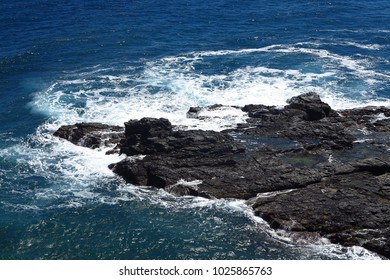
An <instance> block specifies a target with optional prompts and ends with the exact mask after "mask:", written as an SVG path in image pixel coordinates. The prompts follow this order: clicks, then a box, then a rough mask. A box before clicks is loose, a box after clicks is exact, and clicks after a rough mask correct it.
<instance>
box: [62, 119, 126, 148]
mask: <svg viewBox="0 0 390 280" xmlns="http://www.w3.org/2000/svg"><path fill="white" fill-rule="evenodd" d="M54 136H57V137H60V138H63V139H66V140H68V141H70V142H72V143H73V144H76V145H79V146H83V147H88V148H92V149H95V148H98V147H100V146H102V145H104V146H110V145H114V144H118V143H119V142H120V140H121V139H123V138H124V134H123V127H120V126H112V125H107V124H101V123H77V124H74V125H64V126H61V127H60V128H59V129H58V130H57V131H56V132H54Z"/></svg>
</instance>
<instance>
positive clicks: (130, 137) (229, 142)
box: [55, 93, 390, 258]
mask: <svg viewBox="0 0 390 280" xmlns="http://www.w3.org/2000/svg"><path fill="white" fill-rule="evenodd" d="M216 106H221V105H216ZM209 108H210V110H212V109H213V107H212V106H211V107H209ZM235 108H236V107H235ZM207 109H208V108H200V107H193V108H190V110H189V112H188V116H189V117H191V118H197V117H198V112H200V111H201V110H207ZM242 110H243V111H244V112H246V113H247V114H248V119H247V121H246V122H245V123H241V124H238V125H237V128H235V129H229V130H226V131H223V132H214V131H201V130H188V131H181V130H176V129H175V127H173V126H172V125H171V123H170V122H169V121H168V120H166V119H151V118H144V119H141V120H130V121H128V122H126V123H125V131H124V133H123V130H122V129H121V128H118V127H110V126H105V125H101V124H76V125H74V126H64V127H61V128H60V129H59V130H58V131H57V132H56V133H55V135H57V136H59V137H62V138H65V139H67V140H69V141H72V142H73V143H75V144H78V145H84V146H87V147H92V148H94V147H97V146H101V145H109V144H114V143H115V144H117V146H116V151H119V152H120V153H123V154H126V155H128V156H129V157H128V158H126V159H124V160H122V161H120V162H118V163H113V164H111V165H110V166H109V168H111V169H112V170H113V171H114V172H115V173H117V174H118V175H120V176H122V177H123V178H125V179H126V180H127V181H128V182H130V183H132V184H135V185H147V186H154V187H157V188H164V189H165V190H167V191H170V192H172V193H174V194H176V195H193V196H202V197H207V198H238V199H246V200H247V203H248V205H250V206H252V207H253V209H254V211H255V213H256V215H258V216H260V217H262V218H263V219H265V220H266V221H267V222H268V223H269V224H270V225H271V226H272V227H273V228H275V229H283V230H287V231H289V232H291V233H298V234H301V236H310V235H318V236H324V237H327V238H329V240H331V241H332V242H335V243H339V244H343V245H346V246H352V245H360V246H363V247H365V248H367V249H369V250H372V251H375V252H377V253H379V254H381V255H382V256H384V257H387V258H389V257H390V239H389V237H390V153H389V150H390V137H389V136H390V126H389V124H390V109H388V108H385V107H366V108H360V109H351V110H342V111H334V110H332V109H331V108H330V106H329V105H328V104H326V103H324V102H322V101H321V99H320V98H319V96H318V95H317V94H315V93H307V94H303V95H300V96H297V97H293V98H291V99H290V100H289V101H288V105H286V106H285V107H284V108H276V107H274V106H264V105H247V106H244V107H243V108H242ZM107 135H109V136H108V137H107ZM134 155H145V157H143V158H142V159H135V158H134V157H132V156H134Z"/></svg>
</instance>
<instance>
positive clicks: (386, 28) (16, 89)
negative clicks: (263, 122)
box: [0, 0, 390, 259]
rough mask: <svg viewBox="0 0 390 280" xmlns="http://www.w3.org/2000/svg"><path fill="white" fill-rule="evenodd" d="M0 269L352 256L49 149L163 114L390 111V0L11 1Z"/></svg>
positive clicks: (353, 251)
mask: <svg viewBox="0 0 390 280" xmlns="http://www.w3.org/2000/svg"><path fill="white" fill-rule="evenodd" d="M0 10H1V11H2V12H1V13H0V38H1V40H0V104H1V106H0V248H1V250H0V258H1V259H339V258H341V259H350V258H353V259H356V258H364V259H367V258H376V256H375V255H373V254H371V253H370V252H367V251H365V250H363V249H361V248H343V247H339V246H335V245H329V244H327V242H326V241H325V240H321V241H319V242H318V244H316V245H309V244H305V243H304V242H299V243H296V242H293V241H292V240H290V239H289V238H288V237H286V235H283V234H282V233H278V232H274V231H272V230H271V229H269V228H268V226H267V225H266V224H265V223H263V222H262V221H261V220H260V219H258V218H256V217H254V216H253V214H252V213H251V211H250V209H249V208H247V207H246V206H245V204H244V202H242V201H228V200H218V201H208V200H204V199H200V198H191V197H184V198H176V197H173V196H171V195H169V194H167V193H165V192H163V191H159V190H155V189H150V188H143V187H135V186H132V185H129V184H126V183H125V182H123V181H122V180H121V179H120V178H117V177H116V176H115V175H114V174H113V173H111V171H110V170H109V169H108V168H107V165H108V164H110V163H112V162H116V161H119V160H120V159H122V158H123V157H122V156H117V155H110V156H106V155H105V151H104V150H103V149H102V150H95V151H92V150H89V149H85V148H82V147H76V146H74V145H72V144H70V143H65V142H63V141H61V140H59V139H56V138H54V137H52V136H51V135H52V133H53V132H54V131H55V130H56V129H57V128H58V127H59V126H60V125H63V124H73V123H75V122H80V121H97V122H104V123H109V124H118V125H122V124H123V123H124V122H125V121H127V120H129V119H134V118H142V117H145V116H149V117H166V118H168V119H170V120H171V122H172V123H173V124H175V125H180V126H182V127H183V128H184V129H190V128H202V129H214V130H221V129H224V128H227V127H232V126H234V125H235V124H236V123H237V122H241V121H243V120H244V119H245V115H244V114H243V113H242V112H241V111H240V110H235V109H228V108H225V109H224V110H221V111H219V112H218V118H215V119H214V121H211V122H202V121H199V120H194V119H187V118H186V112H187V110H188V108H189V107H190V106H205V105H211V104H215V103H220V104H224V105H245V104H250V103H262V104H267V105H283V104H285V101H286V99H288V98H290V97H292V96H294V95H297V94H300V93H305V92H308V91H316V92H318V93H319V94H320V96H321V98H322V99H323V100H324V101H326V102H328V103H329V104H330V105H331V106H332V107H333V108H351V107H357V106H364V105H385V106H389V105H390V95H389V85H390V3H389V2H388V1H376V0H375V1H357V0H350V1H337V2H335V1H308V0H306V1H303V0H298V1H278V2H277V3H276V2H271V1H249V0H245V1H232V0H231V1H228V0H223V1H222V0H220V1H211V2H210V1H202V0H200V1H199V0H198V1H193V0H188V1H178V0H171V1H152V0H146V1H120V0H117V1H115V0H105V1H102V0H94V1H76V0H68V1H59V0H57V1H43V0H41V1H39V0H31V1H7V0H5V1H4V0H3V1H1V2H0Z"/></svg>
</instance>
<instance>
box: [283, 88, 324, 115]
mask: <svg viewBox="0 0 390 280" xmlns="http://www.w3.org/2000/svg"><path fill="white" fill-rule="evenodd" d="M287 103H288V104H289V105H288V106H286V107H285V109H296V110H300V111H303V112H305V113H306V114H305V116H304V119H305V120H307V121H318V120H320V119H323V118H325V117H329V114H330V111H331V108H330V106H329V105H328V104H326V103H324V102H322V101H321V99H320V97H319V96H318V94H317V93H314V92H309V93H306V94H302V95H299V96H295V97H293V98H291V99H289V100H288V101H287Z"/></svg>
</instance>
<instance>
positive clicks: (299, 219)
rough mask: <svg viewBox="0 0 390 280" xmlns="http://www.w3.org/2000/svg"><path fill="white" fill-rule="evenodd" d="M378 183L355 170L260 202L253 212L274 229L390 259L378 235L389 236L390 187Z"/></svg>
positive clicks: (388, 246) (387, 247) (389, 250)
mask: <svg viewBox="0 0 390 280" xmlns="http://www.w3.org/2000/svg"><path fill="white" fill-rule="evenodd" d="M385 176H386V177H388V176H389V174H387V173H386V175H385ZM382 180H383V179H382V178H380V177H378V176H375V175H374V176H373V174H372V173H370V172H365V171H362V172H360V171H358V169H356V172H353V173H349V174H344V175H331V176H328V177H324V178H322V180H321V182H318V183H314V184H309V185H307V186H306V187H305V188H300V189H296V190H294V191H291V192H289V193H282V194H278V195H275V196H273V197H262V198H258V199H256V200H255V201H256V202H255V203H253V208H254V209H255V212H256V214H257V215H259V216H260V217H262V218H264V219H265V220H266V221H267V222H268V223H269V224H270V225H271V226H272V227H273V228H277V229H279V228H282V229H286V230H290V231H307V232H319V233H320V234H321V235H323V236H326V237H328V238H330V240H331V241H333V242H337V243H340V244H343V245H347V246H352V245H359V246H363V247H365V248H367V249H370V250H374V251H376V252H380V253H381V254H382V255H384V256H385V257H387V258H389V257H390V254H389V253H390V243H389V239H386V238H385V236H383V235H382V233H386V234H387V236H388V232H389V226H390V209H389V204H390V188H389V186H388V185H384V184H383V183H382V182H381V181H382ZM363 233H364V234H363ZM375 240H376V241H375Z"/></svg>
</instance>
